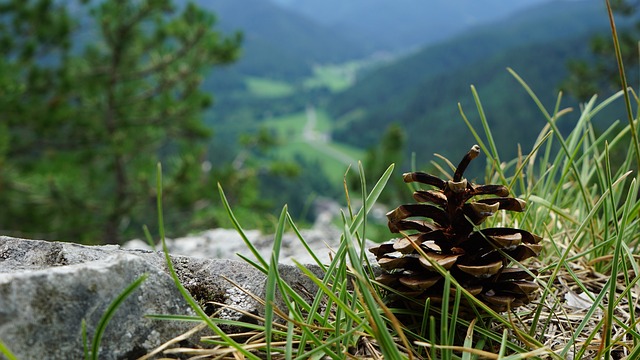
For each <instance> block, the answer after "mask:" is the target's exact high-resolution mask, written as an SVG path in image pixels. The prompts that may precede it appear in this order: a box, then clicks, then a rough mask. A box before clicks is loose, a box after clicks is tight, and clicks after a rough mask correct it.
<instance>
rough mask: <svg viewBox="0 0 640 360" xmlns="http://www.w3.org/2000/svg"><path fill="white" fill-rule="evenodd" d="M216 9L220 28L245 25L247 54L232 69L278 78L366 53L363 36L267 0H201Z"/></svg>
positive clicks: (298, 74)
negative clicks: (358, 37)
mask: <svg viewBox="0 0 640 360" xmlns="http://www.w3.org/2000/svg"><path fill="white" fill-rule="evenodd" d="M196 2H197V3H198V5H199V6H201V7H203V8H205V9H207V10H210V11H213V12H214V13H215V14H216V15H217V17H218V20H219V25H220V28H221V29H223V30H225V31H227V32H231V31H242V32H243V34H244V38H245V41H244V44H243V50H242V58H241V59H240V61H239V62H238V63H237V64H235V65H233V66H232V67H231V71H232V72H236V73H240V74H242V75H250V76H264V77H269V78H273V79H287V80H290V79H293V78H300V77H302V76H306V75H309V74H310V73H311V69H312V66H313V65H314V64H317V63H337V62H344V61H347V60H350V59H354V58H358V57H362V56H364V55H365V50H364V48H363V47H362V46H360V45H359V44H358V43H357V42H355V41H352V40H347V38H346V37H345V36H343V35H342V34H340V33H339V32H338V31H336V30H334V29H331V28H329V27H326V26H323V25H319V24H318V23H316V22H314V21H313V20H311V19H309V18H307V17H305V16H304V15H300V14H297V13H294V12H291V11H290V10H288V9H285V8H282V7H280V6H277V5H276V4H273V3H271V2H269V1H265V0H242V1H236V0H216V1H207V0H198V1H196Z"/></svg>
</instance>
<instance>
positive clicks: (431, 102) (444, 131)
mask: <svg viewBox="0 0 640 360" xmlns="http://www.w3.org/2000/svg"><path fill="white" fill-rule="evenodd" d="M607 26H608V22H607V17H606V12H605V10H604V8H603V4H602V3H601V2H599V1H580V2H568V1H558V2H553V3H550V4H544V5H542V6H539V7H536V8H532V9H530V10H528V11H526V12H523V13H520V14H518V15H516V16H511V17H509V18H508V19H506V20H504V21H502V22H500V23H496V24H492V25H487V26H482V27H478V28H476V29H473V30H471V31H468V32H467V33H465V34H464V35H461V36H459V37H456V38H454V39H451V40H450V41H447V42H445V43H442V44H439V45H436V46H431V47H427V48H425V49H423V50H421V51H419V52H417V53H415V54H414V55H412V56H408V57H406V58H404V59H402V60H400V61H397V62H395V63H393V64H390V65H388V66H386V67H384V68H381V69H379V70H378V71H374V72H372V73H369V74H367V76H366V77H364V78H362V79H360V81H358V83H357V84H355V85H354V86H353V87H351V88H350V89H348V90H346V91H344V92H343V93H340V94H336V95H335V96H334V97H333V99H332V101H331V103H330V112H331V114H332V116H333V117H334V118H335V119H337V123H336V127H335V131H334V133H333V135H334V137H335V138H336V139H337V140H339V141H343V142H346V143H350V144H354V145H357V146H360V147H364V148H367V147H371V146H372V145H374V144H376V143H377V142H378V141H379V139H380V137H381V134H382V131H383V130H384V129H385V128H386V127H387V126H388V124H390V123H393V122H397V123H400V124H402V127H403V128H404V129H405V131H406V133H407V135H408V138H407V141H408V149H407V150H408V151H409V152H413V151H415V152H417V153H418V154H425V155H424V156H423V155H419V158H421V157H422V158H424V160H426V158H430V157H431V154H432V153H433V152H440V153H445V154H449V153H450V151H451V150H452V149H453V148H455V146H454V144H467V145H468V144H469V143H470V142H472V141H473V140H472V138H471V136H470V134H469V132H468V131H467V130H466V126H465V125H464V122H463V121H462V119H461V117H460V114H459V111H458V107H457V103H458V102H460V103H462V106H463V108H464V109H465V110H466V113H467V115H469V116H470V117H472V118H473V119H477V115H476V114H477V111H476V109H475V104H474V102H473V100H472V97H471V91H470V89H469V85H471V84H474V85H475V86H476V87H477V89H478V91H479V93H480V96H481V99H482V100H483V104H484V106H485V111H486V113H487V115H488V117H489V121H490V123H491V124H492V125H493V130H494V131H495V132H497V133H498V134H497V139H498V142H499V143H500V144H501V145H502V146H503V149H504V153H505V154H506V155H509V156H510V155H513V154H515V150H516V145H517V143H521V144H522V145H524V146H525V148H526V147H528V146H530V145H531V143H532V142H533V140H534V139H535V136H536V135H537V132H538V131H539V130H540V129H541V127H542V126H543V124H544V118H543V117H542V116H541V115H540V114H539V112H537V110H536V108H535V105H534V104H533V102H532V101H531V100H530V99H529V98H528V96H527V95H526V93H525V92H524V90H522V88H521V87H520V85H518V84H517V82H516V81H515V80H514V79H513V78H512V77H511V75H509V74H508V72H507V71H506V68H507V67H511V68H513V69H514V70H515V71H516V72H518V73H519V74H520V75H521V76H522V77H523V78H524V79H525V80H526V81H528V82H529V84H530V85H531V86H532V88H533V89H534V90H535V91H536V92H537V93H538V95H539V96H541V98H542V99H543V101H544V102H545V105H546V106H549V107H552V106H553V104H554V101H555V96H556V95H557V90H558V85H559V83H560V82H561V81H562V79H563V78H564V77H565V76H566V75H567V70H566V62H567V60H568V59H572V58H580V57H586V56H589V49H588V43H589V37H590V35H591V34H592V33H593V32H595V31H606V29H607ZM565 104H567V102H565ZM467 145H464V146H463V148H465V147H467ZM454 154H455V153H454Z"/></svg>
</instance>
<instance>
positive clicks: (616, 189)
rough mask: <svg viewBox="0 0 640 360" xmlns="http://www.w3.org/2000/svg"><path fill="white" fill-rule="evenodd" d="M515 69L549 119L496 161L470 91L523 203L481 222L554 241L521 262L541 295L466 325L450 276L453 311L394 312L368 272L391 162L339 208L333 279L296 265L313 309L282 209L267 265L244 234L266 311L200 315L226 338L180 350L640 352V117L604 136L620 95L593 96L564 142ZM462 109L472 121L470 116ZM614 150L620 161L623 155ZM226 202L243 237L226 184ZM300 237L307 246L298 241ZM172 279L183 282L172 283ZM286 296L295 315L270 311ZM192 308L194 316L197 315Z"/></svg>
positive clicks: (490, 165) (496, 179)
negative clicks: (373, 224)
mask: <svg viewBox="0 0 640 360" xmlns="http://www.w3.org/2000/svg"><path fill="white" fill-rule="evenodd" d="M512 74H513V76H514V79H515V81H519V82H521V84H522V86H523V91H526V92H528V93H529V94H530V96H531V99H532V101H534V102H535V103H537V104H539V106H540V114H541V116H543V117H545V118H546V119H547V126H545V127H544V128H543V129H542V130H541V132H540V134H539V136H538V141H537V142H536V144H535V145H534V146H533V147H532V148H531V149H529V151H528V152H527V151H522V155H521V156H519V157H517V158H516V159H511V160H509V161H503V160H499V159H500V158H499V157H498V155H499V154H497V150H496V147H495V144H494V141H493V137H492V134H491V129H490V127H489V126H488V125H487V123H486V116H485V114H484V112H483V108H482V102H481V98H480V95H479V94H478V93H477V92H476V91H475V89H473V88H472V93H473V94H474V97H475V99H476V107H477V109H476V110H477V111H478V112H479V113H480V114H481V116H480V118H481V120H482V122H483V128H482V130H481V131H478V130H477V129H473V128H470V131H471V132H472V133H473V134H474V135H475V136H476V141H477V142H478V144H479V145H480V147H481V149H482V152H483V153H484V155H485V156H487V158H488V159H490V160H491V161H488V162H487V171H486V174H487V175H486V177H485V179H484V182H485V183H499V184H504V185H507V186H509V187H510V189H511V192H512V193H513V194H514V195H516V196H517V197H519V198H522V199H524V200H526V201H527V204H528V207H527V209H526V211H525V212H523V213H517V214H511V213H509V214H507V213H500V214H498V215H496V216H494V217H492V218H490V220H489V221H488V222H487V224H486V226H487V227H493V226H501V227H506V226H508V227H518V228H522V229H526V230H528V231H530V232H532V233H535V234H540V235H543V236H544V238H545V240H543V244H544V250H543V253H542V255H541V256H540V258H538V259H530V260H533V261H528V262H527V263H526V264H524V265H522V266H525V268H528V269H532V270H536V271H537V272H538V273H539V275H538V277H537V282H538V284H539V285H540V293H539V296H538V298H537V300H535V301H534V302H532V303H531V304H529V305H528V306H526V307H524V308H519V309H518V310H514V311H510V312H508V313H495V312H493V311H492V310H491V309H488V308H483V310H484V311H483V313H484V314H485V315H483V316H480V317H476V318H474V319H465V318H463V317H460V316H458V314H459V313H460V312H461V310H462V309H461V306H462V305H461V303H462V301H461V300H462V298H463V297H469V296H470V295H469V294H468V293H466V290H464V289H463V288H461V287H460V286H459V285H458V284H457V283H456V281H455V279H454V278H452V277H451V276H450V275H448V273H447V272H446V271H444V272H443V276H444V277H445V281H447V282H448V284H450V286H452V287H456V288H457V289H458V290H459V291H456V292H455V295H453V297H451V298H450V299H449V301H443V303H444V304H446V305H445V306H442V307H441V308H438V307H436V306H435V305H431V304H430V303H429V301H427V303H426V304H425V305H426V307H425V310H424V312H421V313H416V312H413V311H410V310H407V309H404V308H390V307H389V306H388V305H387V302H386V300H385V299H386V298H385V296H386V294H387V291H386V290H385V289H384V288H383V286H381V285H380V284H377V283H376V282H375V281H373V280H371V279H372V273H371V271H372V267H371V266H370V264H368V260H367V257H366V252H367V250H366V246H365V244H364V242H363V239H365V238H366V236H367V214H368V212H369V211H370V209H371V208H372V206H373V204H374V203H375V201H376V199H377V197H378V196H379V195H380V193H381V191H382V190H383V188H384V186H385V184H386V183H387V181H388V180H389V179H390V178H391V177H392V176H397V175H392V171H393V167H390V168H389V169H387V171H386V172H385V173H384V174H383V176H382V177H381V178H380V179H379V180H378V182H377V183H376V184H375V185H374V186H373V187H372V188H371V189H372V190H371V192H370V193H368V194H364V193H363V194H355V195H354V194H350V193H349V192H348V190H347V192H346V195H347V200H348V203H349V204H352V203H355V202H356V201H355V200H356V198H358V199H360V200H361V199H364V201H362V207H361V208H360V209H352V208H351V207H349V208H348V209H347V210H346V213H344V214H343V218H342V221H343V227H344V229H343V234H342V237H341V242H340V247H339V248H338V249H336V252H335V255H334V257H333V261H331V262H330V263H329V264H323V263H321V262H320V261H317V264H316V265H317V266H319V267H321V268H322V269H323V270H324V274H325V275H324V276H323V277H322V278H319V277H317V276H315V275H314V274H313V273H312V272H311V271H310V270H308V269H307V268H306V267H305V266H303V265H302V264H298V265H297V266H298V268H299V269H300V271H301V272H302V273H303V274H305V275H306V276H308V277H309V278H310V279H312V280H313V282H314V283H315V284H316V286H317V290H316V293H315V294H314V296H313V299H314V300H313V301H311V302H308V301H306V300H305V297H304V296H303V294H300V293H298V292H297V291H296V290H295V289H294V287H293V286H292V285H291V284H287V283H285V282H284V281H282V279H281V278H280V276H279V275H278V266H277V264H278V254H279V244H280V242H281V239H282V234H283V233H284V232H285V231H287V230H289V231H294V232H296V233H297V234H298V235H299V232H298V230H297V227H296V225H295V223H294V222H293V221H292V219H291V216H290V214H289V213H288V210H287V208H286V207H284V208H283V210H282V212H281V214H280V217H279V220H278V225H277V231H276V233H275V235H274V241H273V251H272V256H271V257H270V258H269V259H265V258H262V257H260V255H259V254H258V252H257V251H256V250H255V249H254V248H253V245H252V244H251V243H250V242H249V241H248V240H246V237H244V238H245V242H246V245H247V247H248V248H249V250H250V251H251V253H252V254H253V257H251V258H250V257H244V256H243V258H244V259H245V261H247V262H249V263H251V264H253V266H255V267H256V268H257V269H259V270H260V271H262V272H263V273H265V274H266V275H267V291H266V295H265V296H264V298H263V299H261V300H262V302H263V304H264V306H265V310H266V311H265V315H264V317H263V318H259V319H258V320H259V323H258V325H256V324H253V323H243V322H234V321H229V320H222V319H218V318H216V316H215V314H214V316H212V317H207V316H206V315H205V314H204V313H203V312H202V311H197V312H198V313H199V314H200V315H199V317H195V318H191V319H190V320H193V321H198V322H200V323H201V324H206V325H200V326H201V327H202V326H207V327H209V328H211V329H212V330H213V331H214V332H215V333H216V334H217V335H216V336H210V337H203V338H202V346H203V348H204V349H197V351H196V349H185V348H182V349H179V350H180V351H181V352H182V353H183V354H187V355H188V354H190V352H189V351H192V353H191V354H192V355H193V356H196V354H198V355H199V356H202V357H203V358H217V359H232V358H240V357H242V356H244V357H246V358H254V359H255V358H267V359H308V358H311V359H321V358H325V357H328V358H332V359H344V358H368V359H423V358H431V359H478V358H489V359H529V358H552V359H566V358H569V357H572V358H575V359H600V358H606V359H609V358H622V357H627V358H636V357H637V356H638V355H640V328H639V326H638V325H639V323H640V320H639V319H638V314H636V309H637V307H638V303H639V302H640V288H639V284H638V281H639V280H640V269H639V266H638V256H636V255H635V254H634V251H635V249H636V248H637V246H638V242H639V240H640V235H639V234H640V231H639V230H640V229H639V220H638V212H639V211H640V201H638V196H637V195H638V185H637V181H638V179H637V173H636V172H635V171H632V169H637V168H638V163H637V161H636V153H635V150H634V149H635V148H636V147H635V145H634V142H635V141H636V140H635V138H634V137H632V136H631V133H632V128H631V127H632V126H636V124H637V120H633V122H631V123H628V124H626V125H624V124H623V123H621V122H619V121H616V122H614V123H612V124H611V127H610V128H609V129H606V130H605V131H604V132H602V133H600V134H598V133H597V132H596V131H595V130H594V128H593V126H592V125H591V123H590V119H591V118H592V117H593V116H595V115H596V114H597V113H598V112H599V111H601V110H602V109H604V108H605V107H606V106H609V105H610V104H611V103H612V102H613V100H615V99H616V98H619V97H621V96H623V94H622V92H619V93H617V94H615V95H614V96H612V97H611V98H608V99H604V100H602V101H601V102H598V99H597V98H595V97H594V98H593V99H591V101H589V102H588V103H586V104H584V106H583V108H582V110H581V116H580V119H579V121H578V122H577V123H576V125H575V127H574V129H573V130H572V131H571V133H568V134H561V133H559V132H558V131H557V126H556V125H557V123H558V122H561V121H565V118H564V116H565V115H566V114H567V113H568V112H569V111H568V109H561V108H560V106H559V104H560V103H561V95H559V97H558V102H557V104H556V106H555V107H554V108H553V109H546V108H544V107H542V105H540V102H539V101H538V99H537V97H536V95H535V94H534V93H533V92H531V90H530V89H529V87H528V86H527V84H526V82H525V81H524V80H523V79H521V78H520V77H519V76H518V75H517V74H515V73H513V72H512ZM636 101H637V99H636ZM460 111H461V116H462V118H463V119H466V114H465V111H464V109H462V108H461V109H460ZM634 130H635V129H634ZM612 153H623V154H624V156H622V157H620V158H615V159H614V158H612V157H611V154H612ZM441 161H442V165H441V168H447V166H448V164H447V163H446V161H444V160H441ZM359 172H360V175H361V182H362V183H366V179H365V178H364V176H363V175H362V174H363V171H362V169H361V167H360V168H359ZM362 188H363V189H366V188H367V186H362ZM220 195H221V197H222V199H223V203H224V205H225V208H226V210H227V212H228V214H229V216H230V218H231V219H232V220H233V223H234V224H235V226H236V229H237V230H238V232H239V233H240V234H241V235H243V230H242V227H241V224H239V223H238V222H237V220H236V219H235V216H234V214H233V210H232V209H231V208H230V207H229V205H228V203H227V202H226V198H225V195H224V192H223V191H222V189H221V188H220ZM299 240H300V244H301V246H304V247H306V248H307V249H309V247H308V245H307V244H306V241H305V239H304V238H303V237H302V236H300V235H299ZM167 261H170V260H169V259H168V258H167ZM174 276H175V275H174ZM176 279H177V278H176ZM176 284H177V285H178V286H181V285H180V284H179V282H177V280H176ZM278 294H280V295H278ZM185 296H189V295H188V294H185ZM278 296H281V298H282V300H283V301H282V303H283V304H286V307H284V308H279V307H277V306H276V305H275V304H276V301H275V300H276V298H277V297H278ZM449 296H450V294H449V292H448V291H445V292H444V293H443V297H449ZM576 299H582V302H579V301H577V300H576ZM190 303H192V306H194V308H195V309H197V308H198V307H199V304H196V303H194V302H191V301H190ZM476 306H479V307H482V304H481V303H477V304H476ZM167 318H169V319H170V318H171V317H167ZM180 319H182V320H184V317H180ZM401 319H402V320H401ZM406 319H412V321H410V322H407V321H406ZM221 324H225V325H229V324H231V325H235V326H237V327H240V328H244V329H251V330H250V331H249V333H244V334H243V335H244V338H243V339H245V340H242V341H241V340H236V339H239V338H236V337H235V335H234V334H224V333H221V332H220V330H219V329H220V325H221ZM175 343H177V342H174V344H175ZM162 351H164V352H165V353H166V354H167V355H169V354H171V351H174V352H175V351H178V349H175V348H174V349H171V348H170V347H164V348H163V349H162Z"/></svg>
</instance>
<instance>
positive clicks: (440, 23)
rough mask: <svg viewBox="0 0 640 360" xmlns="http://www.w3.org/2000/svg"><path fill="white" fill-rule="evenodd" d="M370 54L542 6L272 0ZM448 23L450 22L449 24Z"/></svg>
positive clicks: (524, 2)
mask: <svg viewBox="0 0 640 360" xmlns="http://www.w3.org/2000/svg"><path fill="white" fill-rule="evenodd" d="M272 1H273V2H276V3H279V4H281V5H282V6H283V7H286V8H288V9H290V10H291V11H294V12H298V13H300V14H304V15H305V16H307V17H309V18H311V19H314V20H315V21H317V22H318V23H321V24H323V25H326V26H330V27H332V28H334V29H339V30H340V31H341V32H342V33H344V34H345V35H348V36H350V37H351V38H352V39H355V40H357V41H358V42H359V43H360V44H363V45H366V46H367V47H368V48H369V49H370V50H371V51H391V52H396V51H406V50H407V49H411V48H414V47H416V46H423V45H426V44H432V43H434V42H436V41H440V40H443V39H446V38H448V37H450V36H452V35H453V34H454V33H457V32H460V31H461V30H463V29H465V28H468V27H469V26H472V25H477V24H481V23H488V22H491V21H495V20H496V19H499V18H502V17H504V16H506V15H508V14H510V13H513V12H514V11H515V10H517V9H522V8H525V7H528V6H530V5H532V4H535V3H540V2H544V1H548V0H519V1H504V0H483V1H477V0H457V1H449V0H433V1H423V0H404V1H388V0H349V1H343V0H315V1H313V0H272ZM452 19H455V20H454V21H452Z"/></svg>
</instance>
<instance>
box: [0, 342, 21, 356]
mask: <svg viewBox="0 0 640 360" xmlns="http://www.w3.org/2000/svg"><path fill="white" fill-rule="evenodd" d="M0 354H2V355H4V356H5V357H6V358H7V360H18V358H17V357H16V356H15V355H14V354H13V353H12V352H11V350H9V348H8V347H7V346H6V345H5V344H4V343H3V342H2V340H0Z"/></svg>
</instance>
